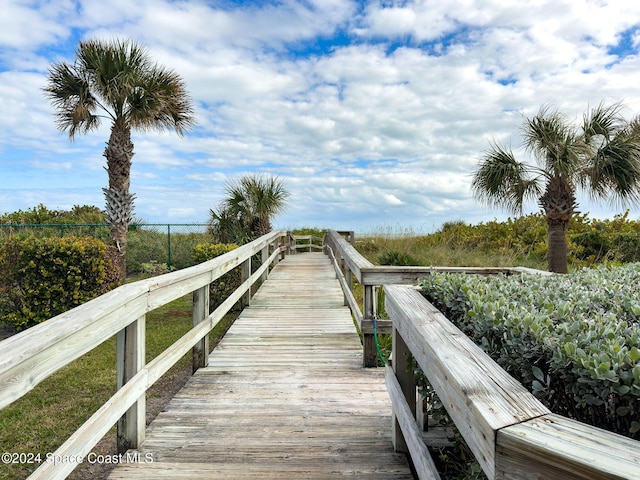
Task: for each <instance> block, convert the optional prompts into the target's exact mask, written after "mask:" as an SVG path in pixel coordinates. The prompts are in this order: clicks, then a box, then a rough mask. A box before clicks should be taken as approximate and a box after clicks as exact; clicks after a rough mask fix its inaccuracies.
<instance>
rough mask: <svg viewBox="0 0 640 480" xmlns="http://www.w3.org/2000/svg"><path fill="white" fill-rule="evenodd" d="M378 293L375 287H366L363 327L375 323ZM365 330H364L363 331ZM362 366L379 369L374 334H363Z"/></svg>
mask: <svg viewBox="0 0 640 480" xmlns="http://www.w3.org/2000/svg"><path fill="white" fill-rule="evenodd" d="M376 297H377V292H376V288H375V287H374V286H373V285H364V320H363V321H362V323H363V325H364V324H365V322H366V323H370V322H373V320H374V318H375V315H376V305H377V303H378V302H377V299H376ZM363 330H364V329H363ZM362 348H363V352H362V365H363V366H364V367H377V366H378V357H377V350H376V339H375V336H374V335H373V333H365V332H364V331H363V332H362Z"/></svg>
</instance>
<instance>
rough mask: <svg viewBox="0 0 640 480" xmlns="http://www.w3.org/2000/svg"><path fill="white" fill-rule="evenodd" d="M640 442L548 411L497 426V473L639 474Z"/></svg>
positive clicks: (604, 477) (581, 477) (573, 479)
mask: <svg viewBox="0 0 640 480" xmlns="http://www.w3.org/2000/svg"><path fill="white" fill-rule="evenodd" d="M639 447H640V442H637V441H635V440H631V439H630V438H626V437H622V436H620V435H616V434H614V433H611V432H607V431H605V430H602V429H599V428H593V427H590V426H589V425H585V424H584V423H580V422H577V421H575V420H571V419H569V418H565V417H562V416H560V415H554V414H550V415H545V416H544V417H540V418H536V419H534V420H530V421H528V422H525V423H521V424H519V425H514V426H512V427H508V428H504V429H502V430H500V432H498V444H497V461H496V479H501V480H507V479H514V480H520V479H522V480H525V479H530V478H554V479H555V478H562V479H563V480H564V479H566V480H586V479H591V478H597V479H599V480H620V479H628V480H632V479H638V478H640V448H639Z"/></svg>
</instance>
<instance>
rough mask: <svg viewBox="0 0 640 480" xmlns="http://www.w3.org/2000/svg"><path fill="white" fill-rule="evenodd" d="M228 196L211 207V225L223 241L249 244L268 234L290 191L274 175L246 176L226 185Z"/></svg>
mask: <svg viewBox="0 0 640 480" xmlns="http://www.w3.org/2000/svg"><path fill="white" fill-rule="evenodd" d="M225 191H226V194H227V196H226V198H225V199H224V200H223V201H222V203H221V205H220V207H219V209H218V211H215V210H211V222H210V223H211V225H212V230H213V232H214V234H215V235H217V236H218V237H219V238H220V239H221V241H227V242H229V241H233V242H235V243H245V242H247V241H249V240H253V239H255V238H258V237H261V236H262V235H266V234H267V233H269V232H270V231H271V229H272V227H271V219H272V218H273V217H274V216H275V215H277V214H278V213H280V212H281V211H282V210H283V209H284V208H285V206H286V200H287V198H289V196H290V193H289V192H288V191H287V189H286V188H285V185H284V182H283V181H282V180H281V179H280V178H278V177H273V176H266V177H265V176H262V175H246V176H244V177H242V178H240V180H238V181H236V182H229V183H227V185H226V186H225Z"/></svg>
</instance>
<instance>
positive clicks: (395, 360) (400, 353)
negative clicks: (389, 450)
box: [391, 327, 422, 453]
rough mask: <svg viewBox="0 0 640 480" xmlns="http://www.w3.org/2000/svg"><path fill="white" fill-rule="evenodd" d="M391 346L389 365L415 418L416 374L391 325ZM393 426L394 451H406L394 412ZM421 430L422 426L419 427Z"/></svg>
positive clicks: (401, 339)
mask: <svg viewBox="0 0 640 480" xmlns="http://www.w3.org/2000/svg"><path fill="white" fill-rule="evenodd" d="M392 342H393V343H392V347H391V358H392V361H391V365H392V367H393V372H394V374H395V376H396V379H397V380H398V383H399V384H400V389H401V390H402V393H403V394H404V398H405V400H406V402H407V404H408V405H409V409H410V410H411V414H412V416H413V418H414V419H415V418H416V391H417V390H416V389H417V386H418V383H417V380H416V376H415V374H414V373H413V368H411V366H410V365H409V358H410V355H411V352H410V351H409V348H408V347H407V344H406V343H405V341H404V339H403V338H402V336H401V335H400V333H399V332H398V331H397V330H396V328H395V327H393V332H392ZM391 418H392V421H393V427H392V430H391V441H392V442H393V448H394V449H395V451H396V452H399V453H407V452H408V451H409V450H408V448H407V443H406V442H405V439H404V435H402V430H401V429H400V424H399V423H398V420H397V419H396V416H395V414H393V415H392V417H391ZM420 430H422V428H421V429H420Z"/></svg>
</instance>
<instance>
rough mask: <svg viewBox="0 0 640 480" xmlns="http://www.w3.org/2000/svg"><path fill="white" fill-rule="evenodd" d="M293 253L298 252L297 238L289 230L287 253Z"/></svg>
mask: <svg viewBox="0 0 640 480" xmlns="http://www.w3.org/2000/svg"><path fill="white" fill-rule="evenodd" d="M293 253H298V250H297V248H296V239H295V237H294V236H293V234H292V233H291V232H290V231H288V232H287V255H291V254H293Z"/></svg>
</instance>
